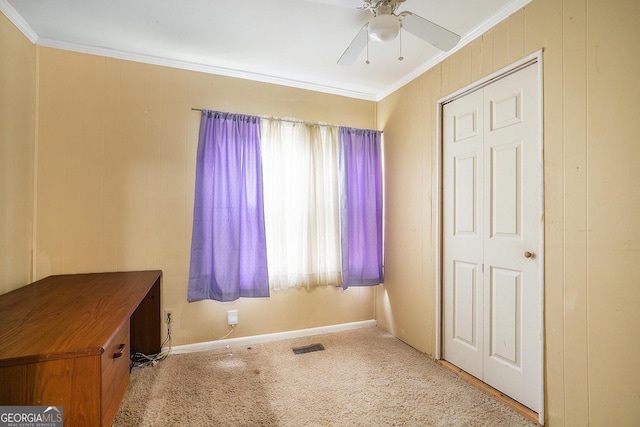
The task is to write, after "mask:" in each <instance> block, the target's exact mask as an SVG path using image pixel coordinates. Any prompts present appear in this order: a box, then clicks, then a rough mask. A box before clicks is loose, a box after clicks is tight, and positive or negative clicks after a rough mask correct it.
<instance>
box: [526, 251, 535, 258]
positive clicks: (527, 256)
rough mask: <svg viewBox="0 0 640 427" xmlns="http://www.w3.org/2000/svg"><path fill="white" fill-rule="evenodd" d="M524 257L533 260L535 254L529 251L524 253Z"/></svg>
mask: <svg viewBox="0 0 640 427" xmlns="http://www.w3.org/2000/svg"><path fill="white" fill-rule="evenodd" d="M524 257H525V258H533V254H532V253H531V252H529V251H527V252H525V253H524Z"/></svg>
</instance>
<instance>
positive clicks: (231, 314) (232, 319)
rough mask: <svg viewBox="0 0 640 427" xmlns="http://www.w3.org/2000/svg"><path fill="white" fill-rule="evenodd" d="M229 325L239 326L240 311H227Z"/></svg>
mask: <svg viewBox="0 0 640 427" xmlns="http://www.w3.org/2000/svg"><path fill="white" fill-rule="evenodd" d="M227 324H228V325H229V326H233V325H237V324H238V310H229V311H227Z"/></svg>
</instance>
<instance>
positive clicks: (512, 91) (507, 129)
mask: <svg viewBox="0 0 640 427" xmlns="http://www.w3.org/2000/svg"><path fill="white" fill-rule="evenodd" d="M538 108H539V99H538V90H537V69H536V67H532V66H529V67H526V68H524V69H522V70H520V71H518V72H516V73H513V74H511V75H509V76H506V77H504V78H502V79H500V80H498V81H496V82H494V83H492V84H490V85H488V86H485V87H484V88H482V89H480V90H477V91H475V92H473V93H471V94H469V95H467V96H464V97H462V98H460V99H457V100H455V101H453V102H451V103H449V104H446V105H445V106H444V116H443V144H444V147H443V204H444V205H443V252H444V253H443V287H444V289H443V298H444V306H443V320H444V330H443V346H444V349H443V350H444V351H443V355H444V358H445V359H446V360H448V361H450V362H451V363H453V364H455V365H456V366H458V367H460V368H462V369H463V370H465V371H467V372H469V373H470V374H472V375H474V376H475V377H477V378H479V379H481V380H482V381H484V382H486V383H487V384H489V385H491V386H492V387H494V388H496V389H498V390H500V391H502V392H504V393H505V394H507V395H509V396H510V397H512V398H513V399H515V400H517V401H519V402H521V403H522V404H524V405H525V406H527V407H529V408H531V409H533V410H534V411H539V409H540V408H541V405H540V402H539V399H540V396H541V392H540V387H541V384H540V378H541V376H540V371H539V370H540V354H541V351H540V349H541V345H542V343H541V339H540V330H539V327H540V316H541V312H542V309H541V307H542V302H541V301H540V295H541V292H540V286H541V278H540V265H539V263H540V262H541V260H540V257H539V256H537V254H536V252H537V250H538V247H539V242H540V233H541V212H540V206H541V202H540V198H541V184H540V173H539V171H540V161H541V159H540V158H539V156H538V153H539V150H538V144H539V136H538V130H539V120H540V118H539V109H538ZM474 111H477V113H472V112H474ZM474 115H475V117H477V122H478V123H477V125H474V126H475V127H472V126H471V125H466V126H467V128H468V130H469V131H468V132H467V133H468V135H469V137H467V138H466V139H465V138H463V137H464V136H465V133H464V132H462V130H464V129H466V128H465V127H464V126H465V125H464V124H465V123H466V122H467V121H468V122H469V123H471V122H472V120H471V119H470V118H469V117H472V116H474ZM472 134H477V135H473V136H471V135H472ZM472 141H473V142H472ZM471 158H473V159H474V161H473V162H471V161H470V160H467V159H471ZM471 177H473V178H471Z"/></svg>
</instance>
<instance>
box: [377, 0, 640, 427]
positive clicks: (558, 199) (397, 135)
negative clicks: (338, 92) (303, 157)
mask: <svg viewBox="0 0 640 427" xmlns="http://www.w3.org/2000/svg"><path fill="white" fill-rule="evenodd" d="M638 23H640V3H639V2H637V1H635V0H624V1H617V2H609V1H606V0H592V1H586V0H563V1H556V0H533V1H532V2H531V3H530V4H529V5H527V6H526V7H525V8H524V9H522V10H520V11H519V12H517V13H515V14H513V15H512V16H510V17H509V18H508V19H506V20H505V21H503V22H501V23H500V24H498V25H497V26H495V27H494V28H493V29H491V30H489V31H487V32H486V33H485V34H484V35H483V36H482V37H480V38H478V39H476V40H475V41H473V42H472V43H470V44H469V45H467V46H466V47H464V48H463V49H461V50H460V51H458V52H456V53H455V54H454V55H452V56H451V57H449V58H448V59H447V60H445V61H444V62H442V63H441V64H439V65H438V66H436V67H434V68H433V69H431V70H429V71H427V72H426V73H425V74H424V75H422V76H421V77H419V78H417V79H416V80H414V81H412V82H411V83H410V84H408V85H406V86H405V87H403V88H401V89H400V90H398V91H396V92H395V93H393V94H391V95H389V96H388V97H386V98H385V99H384V100H382V101H381V102H380V103H379V105H378V121H379V123H378V125H379V127H380V128H383V129H384V135H385V145H386V151H385V156H386V177H387V182H386V186H387V192H386V197H387V204H386V206H387V216H386V234H385V236H386V274H385V282H386V283H385V286H384V288H381V289H379V290H378V294H377V299H376V301H377V303H376V305H377V307H376V316H377V318H378V320H379V322H380V323H381V324H382V325H384V326H385V327H386V328H388V329H390V330H391V331H392V332H393V333H394V334H396V335H397V336H399V337H400V338H402V339H403V340H405V341H407V342H408V343H409V344H411V345H413V346H415V347H417V348H419V349H420V350H422V351H425V352H427V353H429V354H434V352H435V343H436V330H435V321H436V317H435V316H436V314H435V313H436V303H437V301H436V299H435V296H436V286H437V284H436V283H435V277H436V273H435V271H436V265H435V262H436V250H437V248H436V242H437V237H436V214H437V205H436V201H437V187H436V183H437V179H436V178H437V176H436V164H437V163H436V162H437V161H438V160H437V149H436V135H437V123H436V104H437V101H438V99H440V98H442V97H444V96H446V95H448V94H450V93H452V92H454V91H456V90H458V89H460V88H462V87H465V86H467V85H469V84H471V83H472V82H474V81H476V80H478V79H480V78H481V77H483V76H486V75H488V74H491V73H493V72H495V71H497V70H499V69H500V68H502V67H504V66H506V65H508V64H510V63H512V62H515V61H517V60H518V59H520V58H523V57H524V56H526V55H529V54H531V53H533V52H536V51H538V50H540V49H543V50H544V52H543V65H544V69H543V74H544V76H543V84H544V172H545V183H544V189H545V200H544V203H545V226H546V230H545V253H546V263H545V281H546V283H545V307H544V309H545V324H546V326H545V357H546V366H545V382H546V415H547V422H548V425H552V426H562V425H567V426H578V425H594V426H595V425H598V426H600V425H602V426H604V425H621V426H622V425H627V426H630V425H637V424H638V422H640V367H639V365H638V364H637V358H638V354H639V353H640V344H639V343H638V341H637V340H636V339H635V337H637V335H638V334H637V332H634V331H635V329H637V325H640V263H638V262H637V261H636V262H634V260H635V257H636V256H638V254H639V250H640V221H638V219H637V212H638V210H639V209H640V168H638V167H637V166H634V165H635V164H637V159H638V157H639V156H640V144H638V143H637V137H636V135H638V134H639V133H640V121H639V120H638V117H639V115H640V102H638V99H640V85H638V84H637V76H636V74H637V70H638V69H640V44H639V43H637V41H638V40H640V25H638Z"/></svg>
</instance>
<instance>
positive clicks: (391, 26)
mask: <svg viewBox="0 0 640 427" xmlns="http://www.w3.org/2000/svg"><path fill="white" fill-rule="evenodd" d="M399 32H400V20H399V19H398V17H397V16H395V15H386V14H385V15H378V16H376V17H375V18H373V19H372V20H371V21H370V22H369V38H370V39H371V40H374V41H378V42H387V41H391V40H393V39H395V38H396V37H397V36H398V33H399Z"/></svg>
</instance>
